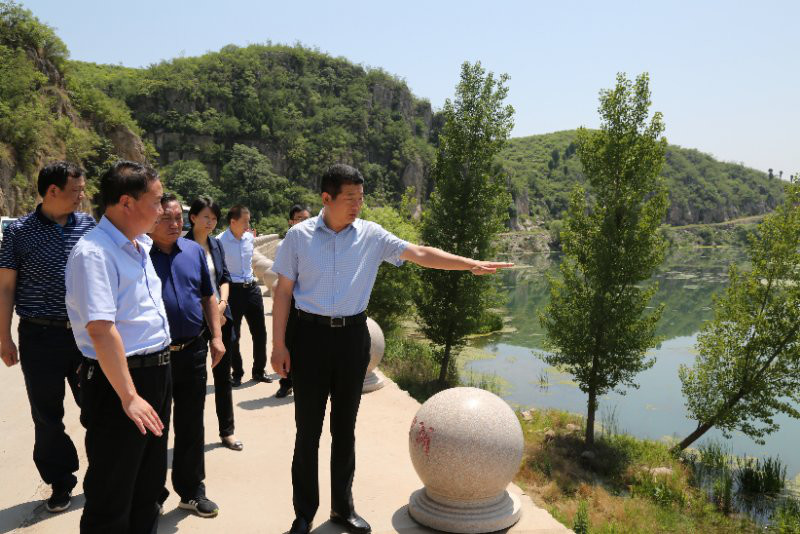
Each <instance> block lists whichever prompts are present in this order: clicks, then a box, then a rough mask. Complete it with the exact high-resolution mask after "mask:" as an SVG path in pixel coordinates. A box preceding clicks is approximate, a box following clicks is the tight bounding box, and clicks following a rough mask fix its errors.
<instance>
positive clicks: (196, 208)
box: [189, 196, 222, 228]
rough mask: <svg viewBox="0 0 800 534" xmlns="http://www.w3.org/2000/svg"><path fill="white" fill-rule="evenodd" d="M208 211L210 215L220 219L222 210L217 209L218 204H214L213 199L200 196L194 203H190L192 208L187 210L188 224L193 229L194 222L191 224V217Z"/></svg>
mask: <svg viewBox="0 0 800 534" xmlns="http://www.w3.org/2000/svg"><path fill="white" fill-rule="evenodd" d="M206 208H208V209H210V210H211V213H213V214H214V216H215V217H216V218H217V220H220V219H221V218H222V210H221V209H220V207H219V204H217V203H216V202H214V199H213V198H211V197H209V196H201V197H197V199H195V201H194V202H192V206H191V207H190V208H189V224H191V225H192V228H194V222H192V215H197V214H198V213H200V212H201V211H203V210H204V209H206Z"/></svg>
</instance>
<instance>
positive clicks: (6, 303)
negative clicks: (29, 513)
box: [0, 161, 95, 512]
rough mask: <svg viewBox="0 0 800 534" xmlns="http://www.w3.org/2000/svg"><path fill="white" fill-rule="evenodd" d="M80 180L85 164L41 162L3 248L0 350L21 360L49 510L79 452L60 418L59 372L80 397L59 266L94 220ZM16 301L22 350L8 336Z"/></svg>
mask: <svg viewBox="0 0 800 534" xmlns="http://www.w3.org/2000/svg"><path fill="white" fill-rule="evenodd" d="M85 183H86V182H85V179H84V171H83V170H82V169H80V168H79V167H77V166H75V165H72V164H71V163H66V162H63V161H61V162H57V163H52V164H50V165H48V166H46V167H45V168H43V169H42V171H41V172H40V173H39V181H38V190H39V195H41V197H42V203H41V204H39V205H38V206H36V210H35V211H34V212H32V213H29V214H28V215H26V216H24V217H21V218H20V219H18V220H17V221H15V222H13V223H11V224H10V225H9V227H8V228H7V229H6V230H5V232H4V234H3V246H2V248H0V356H1V357H2V359H3V362H4V363H5V364H6V365H7V366H12V365H14V364H16V363H17V362H18V361H21V362H22V374H23V375H24V376H25V388H26V390H27V392H28V400H29V401H30V405H31V415H32V416H33V424H34V428H35V442H34V445H33V461H34V463H35V464H36V468H37V469H38V470H39V474H40V475H41V477H42V480H44V481H45V482H46V483H47V484H50V485H51V486H52V488H53V493H52V496H51V497H50V499H48V501H47V509H48V510H49V511H50V512H61V511H63V510H66V509H67V508H69V505H70V495H71V492H72V488H74V487H75V484H77V482H78V480H77V478H75V472H76V471H77V470H78V453H77V451H76V450H75V445H74V444H73V443H72V440H71V439H70V437H69V436H68V435H67V434H66V432H64V423H63V421H62V420H63V418H64V393H65V387H64V379H66V380H67V383H68V384H69V387H70V389H71V390H72V395H73V396H74V397H75V400H76V402H77V400H78V390H77V387H78V375H77V372H76V371H77V369H78V366H79V365H80V362H81V352H80V351H79V350H78V347H77V345H76V344H75V338H74V337H73V336H72V329H71V327H70V323H69V319H68V317H67V308H66V306H65V304H64V293H65V291H66V289H65V284H64V269H65V267H66V264H67V258H68V257H69V253H70V252H71V251H72V248H73V247H74V246H75V243H77V242H78V240H79V239H80V238H81V237H82V236H83V235H84V234H86V233H87V232H89V230H91V229H92V228H94V226H95V223H94V220H93V219H92V218H91V217H90V216H89V215H87V214H85V213H81V212H79V211H77V210H78V209H79V208H80V204H81V202H82V201H83V199H84V188H85ZM15 305H16V308H17V315H19V317H20V322H19V338H18V341H19V357H18V356H17V346H16V345H15V344H14V341H13V340H12V339H11V314H12V311H13V309H14V306H15Z"/></svg>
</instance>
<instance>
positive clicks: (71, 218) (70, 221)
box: [36, 202, 75, 226]
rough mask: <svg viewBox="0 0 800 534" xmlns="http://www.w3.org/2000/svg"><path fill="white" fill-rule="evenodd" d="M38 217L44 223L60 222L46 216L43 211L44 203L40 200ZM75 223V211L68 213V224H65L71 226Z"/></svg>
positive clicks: (37, 209) (37, 211)
mask: <svg viewBox="0 0 800 534" xmlns="http://www.w3.org/2000/svg"><path fill="white" fill-rule="evenodd" d="M36 217H37V218H38V219H39V222H41V223H42V224H46V225H51V226H52V225H54V224H58V223H57V222H55V221H52V220H50V219H48V218H47V217H46V216H45V214H44V213H42V203H41V202H39V204H37V205H36ZM74 223H75V214H74V213H70V214H69V215H67V224H65V225H64V226H69V225H71V224H74ZM59 226H60V225H59Z"/></svg>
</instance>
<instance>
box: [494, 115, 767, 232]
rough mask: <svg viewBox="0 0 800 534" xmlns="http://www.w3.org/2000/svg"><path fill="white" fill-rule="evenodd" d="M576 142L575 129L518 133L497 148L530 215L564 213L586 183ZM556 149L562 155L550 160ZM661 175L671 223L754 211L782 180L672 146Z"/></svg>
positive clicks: (719, 219) (547, 216)
mask: <svg viewBox="0 0 800 534" xmlns="http://www.w3.org/2000/svg"><path fill="white" fill-rule="evenodd" d="M576 141H577V132H576V131H575V130H566V131H561V132H554V133H548V134H543V135H534V136H530V137H517V138H514V139H510V140H509V142H508V144H507V145H506V146H505V148H504V149H503V151H502V152H501V154H500V157H499V161H500V162H501V164H502V165H503V167H504V168H505V169H506V171H507V172H508V174H509V175H510V176H511V177H512V178H511V179H512V184H513V186H512V187H513V189H516V190H517V191H526V192H527V194H528V197H529V199H530V210H531V213H530V215H531V216H532V217H533V218H534V219H539V220H544V221H547V220H548V219H560V218H562V217H564V216H565V214H566V211H567V209H568V207H569V197H570V193H571V191H572V190H573V189H574V187H575V186H576V185H585V183H586V175H585V170H584V168H583V166H582V165H581V162H580V159H579V158H577V157H575V153H576V148H577V144H576ZM559 152H560V154H561V156H560V159H558V160H554V159H553V156H554V155H555V154H556V153H559ZM555 161H557V163H555ZM660 176H661V178H663V181H664V184H665V186H666V188H667V191H669V209H668V210H667V216H666V222H667V223H668V224H670V225H685V224H697V223H716V222H722V221H725V220H729V219H735V218H739V217H746V216H750V215H758V214H762V213H766V212H768V211H770V210H772V209H774V208H775V206H777V205H778V204H779V203H780V201H781V199H782V198H783V189H782V187H781V181H780V180H774V179H773V180H770V179H769V177H768V176H767V174H766V173H764V172H760V171H757V170H754V169H750V168H747V167H744V166H743V165H741V164H737V163H728V162H721V161H717V160H715V159H714V158H713V157H711V156H710V155H708V154H703V153H702V152H699V151H697V150H694V149H688V148H682V147H679V146H675V145H669V146H667V149H666V153H665V162H664V166H663V168H662V170H661V173H660ZM516 194H519V193H516ZM524 215H528V214H524Z"/></svg>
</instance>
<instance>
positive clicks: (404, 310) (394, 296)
mask: <svg viewBox="0 0 800 534" xmlns="http://www.w3.org/2000/svg"><path fill="white" fill-rule="evenodd" d="M361 217H362V218H364V219H366V220H368V221H373V222H376V223H378V224H380V225H381V226H383V227H384V228H385V229H386V230H388V231H389V232H391V233H393V234H394V235H396V236H397V237H399V238H400V239H405V240H406V241H408V242H410V243H417V242H418V241H419V231H418V230H417V228H416V227H415V226H414V224H413V223H412V221H411V220H410V218H408V217H404V216H403V215H402V214H401V213H400V212H399V211H398V210H396V209H394V208H392V207H389V206H384V207H375V208H370V207H365V208H364V209H363V210H362V212H361ZM417 271H418V268H417V266H416V265H413V264H409V263H405V264H403V265H402V266H400V267H395V266H394V265H389V264H387V263H384V264H382V265H381V266H380V268H379V269H378V277H377V279H376V280H375V286H374V287H373V289H372V294H371V295H370V298H369V306H368V307H367V314H368V315H369V316H370V317H372V318H373V319H374V320H375V321H376V322H377V323H378V324H379V325H381V327H382V328H383V329H384V330H391V329H394V328H396V327H397V326H398V325H399V323H400V321H402V320H403V319H405V318H407V317H409V316H411V315H412V314H413V311H414V303H413V298H414V295H415V294H416V292H417V291H418V290H419V278H418V275H417Z"/></svg>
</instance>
